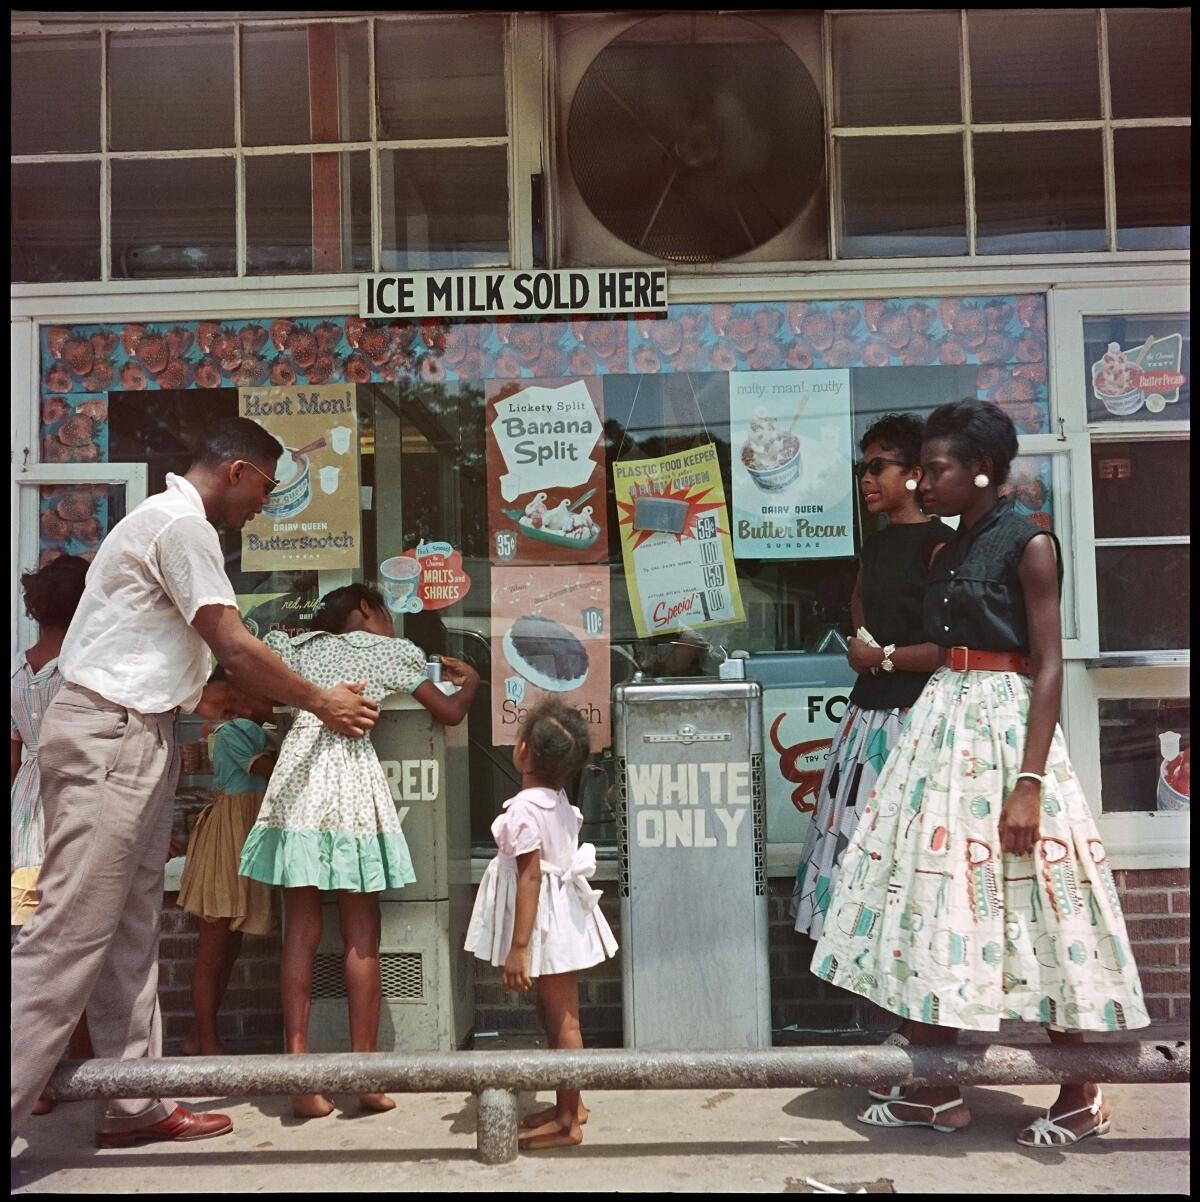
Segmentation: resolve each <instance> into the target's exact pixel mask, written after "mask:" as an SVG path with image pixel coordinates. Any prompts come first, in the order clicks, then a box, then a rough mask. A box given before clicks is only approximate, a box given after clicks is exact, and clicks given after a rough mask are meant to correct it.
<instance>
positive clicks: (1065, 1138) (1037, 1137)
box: [1017, 1089, 1112, 1148]
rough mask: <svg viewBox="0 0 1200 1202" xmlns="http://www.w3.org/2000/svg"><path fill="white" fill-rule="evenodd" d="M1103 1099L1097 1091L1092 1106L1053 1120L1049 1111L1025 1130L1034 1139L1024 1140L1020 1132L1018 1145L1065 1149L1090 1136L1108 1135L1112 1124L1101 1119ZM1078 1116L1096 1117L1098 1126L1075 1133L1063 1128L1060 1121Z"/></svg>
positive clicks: (1069, 1112)
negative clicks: (1090, 1115)
mask: <svg viewBox="0 0 1200 1202" xmlns="http://www.w3.org/2000/svg"><path fill="white" fill-rule="evenodd" d="M1103 1098H1104V1095H1103V1094H1101V1092H1100V1090H1099V1089H1097V1090H1096V1097H1095V1100H1094V1101H1093V1102H1092V1103H1091V1105H1090V1106H1081V1107H1080V1108H1079V1109H1078V1110H1068V1111H1067V1113H1066V1114H1060V1115H1058V1117H1057V1118H1051V1117H1050V1111H1048V1110H1047V1111H1046V1113H1045V1114H1043V1115H1040V1116H1039V1117H1038V1118H1036V1119H1034V1120H1033V1122H1032V1123H1030V1124H1029V1126H1028V1127H1027V1128H1025V1130H1026V1131H1028V1132H1029V1133H1030V1135H1031V1136H1032V1137H1033V1138H1032V1139H1022V1138H1021V1135H1022V1132H1020V1131H1018V1132H1017V1143H1019V1144H1023V1145H1024V1146H1025V1147H1026V1148H1065V1147H1067V1145H1069V1144H1077V1143H1078V1142H1079V1141H1080V1140H1081V1139H1087V1137H1088V1136H1089V1135H1106V1134H1107V1133H1108V1129H1109V1127H1110V1126H1111V1125H1112V1124H1111V1121H1110V1120H1109V1119H1105V1118H1101V1117H1100V1104H1101V1102H1102V1101H1103ZM1077 1114H1092V1115H1095V1118H1096V1125H1095V1126H1094V1127H1089V1128H1088V1129H1087V1130H1086V1131H1081V1132H1075V1131H1072V1130H1071V1129H1070V1127H1064V1126H1062V1124H1061V1121H1060V1120H1062V1119H1069V1118H1074V1117H1075V1115H1077Z"/></svg>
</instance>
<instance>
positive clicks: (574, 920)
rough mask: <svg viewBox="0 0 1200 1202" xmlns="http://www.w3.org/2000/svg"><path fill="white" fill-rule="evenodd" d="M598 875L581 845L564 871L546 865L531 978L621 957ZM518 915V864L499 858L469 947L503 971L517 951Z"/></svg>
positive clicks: (480, 898) (478, 901) (488, 875)
mask: <svg viewBox="0 0 1200 1202" xmlns="http://www.w3.org/2000/svg"><path fill="white" fill-rule="evenodd" d="M595 871H596V849H595V847H593V846H592V844H590V843H582V844H580V846H579V848H578V850H577V851H576V853H575V858H574V859H573V860H572V861H571V866H570V868H568V869H566V870H565V871H564V870H563V869H561V868H557V867H555V866H554V865H553V864H547V863H545V861H543V862H542V883H541V890H540V892H539V894H538V908H537V918H536V919H535V920H534V924H533V933H532V934H531V935H530V938H529V975H530V977H541V976H552V975H554V974H555V973H560V972H578V971H579V970H580V969H583V968H591V967H592V966H593V965H594V964H599V963H600V962H601V961H602V960H605V959H609V958H610V957H612V956H615V955H616V953H617V941H616V939H615V938H614V936H613V933H612V928H611V927H610V926H609V925H608V919H606V918H605V917H604V915H603V914H602V913H601V912H600V906H599V902H600V897H601V893H600V890H599V889H593V888H592V887H591V886H590V885H589V884H588V880H589V878H590V877H592V876H593V875H594V874H595ZM516 913H517V863H516V860H514V859H513V858H512V857H511V856H496V858H495V859H494V860H492V862H491V863H490V864H489V865H488V866H487V868H486V869H485V870H484V874H483V880H482V881H481V882H480V885H479V892H478V893H477V894H476V895H475V908H474V909H473V910H472V912H471V921H470V924H469V925H468V927H467V939H466V943H465V945H464V946H465V948H466V950H467V951H469V952H472V953H473V954H474V955H475V956H476V957H477V958H478V959H480V960H486V961H487V962H488V963H489V964H492V965H494V966H495V967H497V968H499V967H501V966H502V965H503V964H504V961H505V960H506V959H508V953H509V950H510V949H511V948H512V937H513V922H514V920H515V918H516Z"/></svg>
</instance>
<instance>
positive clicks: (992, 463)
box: [813, 400, 1150, 1149]
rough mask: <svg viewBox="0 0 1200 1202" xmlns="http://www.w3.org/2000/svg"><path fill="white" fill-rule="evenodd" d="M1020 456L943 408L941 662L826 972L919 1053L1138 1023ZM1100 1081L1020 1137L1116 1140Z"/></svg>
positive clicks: (934, 419) (1051, 547) (1007, 426)
mask: <svg viewBox="0 0 1200 1202" xmlns="http://www.w3.org/2000/svg"><path fill="white" fill-rule="evenodd" d="M1016 454H1017V436H1016V431H1015V430H1014V428H1013V425H1012V422H1011V421H1010V420H1009V418H1008V417H1007V415H1006V414H1005V413H1004V412H1003V411H1002V410H1001V409H999V408H998V407H997V406H995V405H992V404H988V403H986V402H979V401H972V400H968V401H959V402H955V403H954V404H951V405H943V406H941V408H939V409H937V410H935V411H934V413H933V414H932V415H931V416H930V418H929V421H928V423H927V424H926V427H925V443H924V446H923V448H922V452H921V463H922V467H923V469H924V475H923V478H922V483H921V495H922V498H923V501H924V503H925V506H926V508H928V509H930V510H932V511H933V512H936V513H940V514H942V515H944V516H950V515H953V514H958V515H961V522H960V526H959V529H958V530H957V531H956V532H955V534H954V535H953V536H952V537H951V538H950V540H949V541H948V542H947V543H946V545H945V547H944V548H943V549H942V550H941V551H940V552H939V553H938V554H937V555H936V557H935V558H934V561H933V566H932V568H931V570H930V574H929V583H928V586H927V590H926V595H925V607H924V609H925V630H926V634H927V636H928V637H929V638H930V639H932V640H933V641H934V642H936V643H938V644H940V645H941V646H942V647H943V648H944V650H945V666H944V667H941V668H939V669H938V670H937V671H936V672H935V673H934V674H933V675H932V676H931V677H930V679H929V683H928V684H927V685H926V686H925V689H924V691H923V692H922V694H921V696H920V698H919V699H918V700H917V702H916V704H915V705H914V706H913V707H912V709H911V710H910V711H909V714H908V718H907V720H906V722H905V725H904V728H903V730H902V731H901V734H900V738H899V740H898V742H897V744H896V747H895V748H894V750H893V751H892V754H891V755H890V757H889V758H888V761H887V764H886V766H885V768H884V771H883V773H882V774H881V776H880V778H879V781H878V782H877V784H876V787H875V790H874V792H873V793H872V795H871V798H870V800H869V802H868V804H867V807H866V811H865V813H864V814H863V817H862V820H861V822H860V823H859V826H858V830H857V832H856V834H855V837H854V839H853V840H852V841H851V844H850V846H849V848H848V849H847V851H846V855H845V859H844V862H843V866H842V870H841V873H840V874H839V878H838V884H837V888H836V891H835V893H834V895H833V897H832V899H831V901H830V907H829V914H830V920H829V922H828V923H827V925H826V927H825V933H824V935H823V936H822V938H821V941H820V942H819V943H818V944H817V949H816V953H815V955H814V957H813V969H814V971H815V972H816V974H817V975H818V976H819V977H822V978H823V979H825V980H828V981H832V982H833V983H834V984H836V985H840V986H843V987H844V988H847V989H850V990H852V991H854V992H855V993H859V994H862V995H864V996H866V997H869V998H871V999H872V1000H873V1001H875V1002H877V1003H878V1004H879V1005H881V1006H884V1007H885V1008H887V1009H889V1010H891V1011H893V1012H894V1013H897V1014H900V1015H901V1016H902V1017H904V1018H907V1019H909V1024H908V1030H909V1037H910V1038H911V1040H912V1042H913V1043H919V1044H946V1043H953V1042H955V1040H956V1039H957V1036H958V1030H959V1029H960V1028H966V1029H969V1030H977V1031H996V1030H998V1029H999V1025H1000V1022H1001V1020H1004V1019H1017V1020H1022V1021H1025V1022H1042V1023H1045V1024H1047V1025H1048V1026H1049V1027H1050V1038H1051V1039H1052V1040H1053V1041H1054V1042H1056V1043H1059V1042H1063V1043H1070V1042H1078V1041H1079V1040H1081V1038H1082V1035H1081V1032H1082V1031H1085V1030H1089V1031H1110V1030H1127V1029H1132V1028H1135V1027H1143V1026H1146V1025H1147V1024H1148V1023H1149V1021H1150V1018H1149V1015H1148V1014H1147V1012H1146V1006H1145V1002H1144V1000H1143V997H1142V991H1141V985H1140V982H1139V980H1138V973H1137V968H1136V966H1135V965H1134V963H1133V956H1132V952H1131V950H1130V946H1129V939H1128V936H1127V934H1126V932H1125V922H1124V918H1123V917H1122V914H1121V907H1120V903H1119V901H1118V898H1117V891H1116V886H1115V883H1114V881H1113V875H1112V872H1111V870H1110V869H1109V866H1108V864H1107V863H1106V856H1105V852H1104V845H1103V844H1102V843H1101V841H1100V838H1099V834H1098V832H1097V830H1096V825H1095V822H1094V821H1093V819H1092V816H1091V812H1090V811H1089V809H1088V805H1087V799H1086V798H1085V797H1084V795H1083V791H1082V790H1081V788H1080V786H1079V782H1078V780H1077V779H1076V777H1075V774H1074V772H1073V771H1072V769H1071V764H1070V761H1069V759H1068V757H1067V749H1066V743H1065V741H1064V739H1063V736H1062V731H1061V730H1060V729H1059V727H1058V725H1057V717H1058V708H1059V701H1060V698H1061V693H1062V633H1061V628H1060V624H1059V596H1060V590H1061V583H1062V566H1061V559H1060V557H1059V554H1058V543H1057V540H1056V539H1055V538H1054V536H1053V535H1052V534H1049V533H1048V532H1047V531H1044V530H1042V529H1041V528H1040V527H1038V526H1035V525H1034V524H1033V523H1031V522H1029V521H1028V520H1027V519H1026V518H1023V517H1021V516H1019V515H1018V514H1016V513H1015V512H1014V510H1013V507H1012V504H1011V503H1010V502H1008V501H1002V500H1001V499H1000V497H999V492H998V490H999V487H1000V486H1001V485H1002V484H1003V483H1004V481H1005V479H1006V477H1007V475H1008V468H1009V464H1010V463H1011V462H1012V460H1013V458H1014V457H1015V456H1016ZM859 1118H860V1120H861V1121H862V1122H865V1123H869V1124H871V1125H874V1126H882V1127H897V1126H921V1127H933V1128H934V1129H935V1130H937V1131H953V1130H956V1129H957V1128H959V1127H962V1126H965V1125H966V1124H967V1123H968V1122H970V1113H969V1111H968V1110H967V1108H966V1105H965V1104H964V1102H963V1100H962V1097H961V1095H960V1094H959V1091H958V1089H957V1088H956V1087H953V1086H952V1087H949V1088H929V1089H918V1090H914V1091H911V1092H906V1093H905V1095H904V1097H903V1100H900V1101H887V1102H883V1103H881V1104H876V1105H872V1106H869V1107H867V1109H866V1110H864V1111H863V1112H862V1113H861V1114H860V1115H859ZM1108 1121H1109V1115H1108V1107H1107V1106H1106V1105H1105V1103H1104V1100H1103V1098H1102V1096H1101V1093H1100V1090H1099V1088H1098V1087H1097V1086H1096V1085H1094V1084H1091V1083H1088V1084H1084V1085H1064V1086H1063V1087H1062V1090H1061V1092H1060V1094H1059V1097H1058V1100H1057V1101H1056V1102H1055V1103H1054V1105H1053V1106H1052V1107H1051V1108H1050V1110H1049V1111H1048V1112H1047V1114H1046V1115H1045V1116H1044V1117H1043V1118H1039V1119H1036V1120H1035V1121H1034V1122H1033V1123H1032V1124H1030V1126H1029V1127H1026V1128H1025V1129H1024V1130H1022V1131H1021V1132H1020V1133H1019V1134H1018V1136H1017V1139H1018V1142H1020V1143H1023V1144H1026V1145H1028V1146H1030V1147H1041V1148H1054V1149H1058V1148H1062V1147H1065V1146H1067V1145H1068V1144H1073V1143H1076V1142H1078V1140H1079V1139H1081V1138H1083V1137H1084V1136H1087V1135H1094V1134H1102V1133H1103V1132H1104V1131H1106V1130H1107V1129H1108Z"/></svg>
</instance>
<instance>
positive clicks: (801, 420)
mask: <svg viewBox="0 0 1200 1202" xmlns="http://www.w3.org/2000/svg"><path fill="white" fill-rule="evenodd" d="M729 439H730V475H731V479H732V484H733V549H734V554H735V555H736V556H737V557H738V558H739V559H832V558H836V557H838V556H843V555H853V554H854V498H853V491H852V490H853V484H854V477H853V471H852V453H853V446H852V443H853V428H852V423H851V416H850V373H849V372H848V371H803V372H795V371H752V372H730V374H729Z"/></svg>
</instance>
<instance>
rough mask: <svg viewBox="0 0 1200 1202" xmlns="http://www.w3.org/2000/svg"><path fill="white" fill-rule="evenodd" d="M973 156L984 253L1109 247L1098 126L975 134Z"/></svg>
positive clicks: (980, 249)
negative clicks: (1028, 132)
mask: <svg viewBox="0 0 1200 1202" xmlns="http://www.w3.org/2000/svg"><path fill="white" fill-rule="evenodd" d="M974 154H975V212H976V239H975V246H976V250H977V251H978V253H979V254H981V255H998V254H1037V253H1043V252H1044V253H1055V252H1060V251H1080V250H1103V249H1104V248H1105V244H1106V234H1105V227H1104V162H1103V155H1102V151H1101V135H1100V131H1099V130H1062V131H1056V132H1054V133H1049V132H1048V133H1030V134H976V135H975V139H974Z"/></svg>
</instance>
